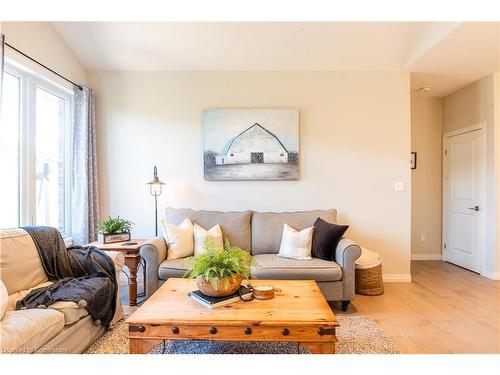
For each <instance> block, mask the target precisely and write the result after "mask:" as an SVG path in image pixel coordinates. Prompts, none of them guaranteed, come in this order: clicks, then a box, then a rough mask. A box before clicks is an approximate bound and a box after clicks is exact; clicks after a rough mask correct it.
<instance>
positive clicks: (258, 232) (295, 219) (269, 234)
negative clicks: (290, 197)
mask: <svg viewBox="0 0 500 375" xmlns="http://www.w3.org/2000/svg"><path fill="white" fill-rule="evenodd" d="M318 217H320V218H322V219H323V220H325V221H327V222H329V223H336V222H337V211H336V210H335V209H333V208H332V209H329V210H314V211H297V212H254V213H253V214H252V254H254V255H255V254H266V253H272V254H277V253H278V251H279V248H280V243H281V233H282V230H283V224H285V223H286V224H288V225H290V226H291V227H294V228H295V229H297V230H302V229H305V228H308V227H312V226H313V225H314V222H315V221H316V219H317V218H318Z"/></svg>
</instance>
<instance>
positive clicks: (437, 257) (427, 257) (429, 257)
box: [411, 253, 443, 260]
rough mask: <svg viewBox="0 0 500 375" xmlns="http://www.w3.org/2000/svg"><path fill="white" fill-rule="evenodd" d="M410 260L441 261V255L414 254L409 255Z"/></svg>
mask: <svg viewBox="0 0 500 375" xmlns="http://www.w3.org/2000/svg"><path fill="white" fill-rule="evenodd" d="M411 260H443V255H442V254H436V253H434V254H420V253H414V254H411Z"/></svg>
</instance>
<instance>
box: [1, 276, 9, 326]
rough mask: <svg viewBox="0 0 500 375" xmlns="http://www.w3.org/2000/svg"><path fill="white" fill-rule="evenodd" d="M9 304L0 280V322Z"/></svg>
mask: <svg viewBox="0 0 500 375" xmlns="http://www.w3.org/2000/svg"><path fill="white" fill-rule="evenodd" d="M8 304H9V293H7V288H6V287H5V285H4V283H3V282H2V280H0V320H2V318H3V315H4V314H5V310H7V306H8Z"/></svg>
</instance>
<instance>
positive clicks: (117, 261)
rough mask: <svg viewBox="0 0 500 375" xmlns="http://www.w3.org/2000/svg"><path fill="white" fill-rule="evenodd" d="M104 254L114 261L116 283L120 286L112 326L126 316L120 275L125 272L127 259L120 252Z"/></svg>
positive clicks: (110, 251)
mask: <svg viewBox="0 0 500 375" xmlns="http://www.w3.org/2000/svg"><path fill="white" fill-rule="evenodd" d="M104 252H105V253H106V255H107V256H109V257H110V258H111V259H112V260H113V264H114V265H115V273H116V282H117V284H118V290H117V293H116V307H115V315H114V316H113V320H112V321H111V324H115V323H116V322H117V321H119V320H120V319H122V318H123V315H124V314H123V307H122V301H121V293H120V274H121V272H122V270H123V266H124V265H125V257H124V256H123V254H122V253H121V252H120V251H113V250H109V251H108V250H106V251H104Z"/></svg>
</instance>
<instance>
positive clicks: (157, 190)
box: [147, 166, 165, 197]
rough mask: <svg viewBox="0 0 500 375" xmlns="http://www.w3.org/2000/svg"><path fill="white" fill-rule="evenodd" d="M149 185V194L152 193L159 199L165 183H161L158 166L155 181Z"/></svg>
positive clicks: (154, 172) (154, 171) (154, 175)
mask: <svg viewBox="0 0 500 375" xmlns="http://www.w3.org/2000/svg"><path fill="white" fill-rule="evenodd" d="M147 185H149V192H150V193H151V195H154V196H155V197H157V196H159V195H160V194H161V191H162V186H163V185H165V183H163V182H161V181H160V179H159V178H158V173H157V169H156V166H155V167H154V170H153V180H152V181H149V182H148V183H147Z"/></svg>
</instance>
